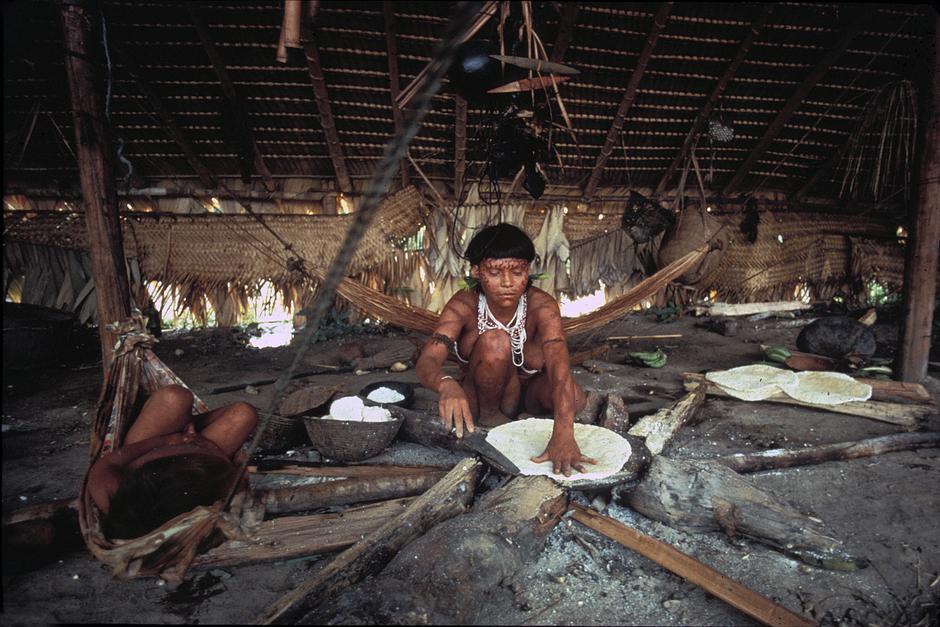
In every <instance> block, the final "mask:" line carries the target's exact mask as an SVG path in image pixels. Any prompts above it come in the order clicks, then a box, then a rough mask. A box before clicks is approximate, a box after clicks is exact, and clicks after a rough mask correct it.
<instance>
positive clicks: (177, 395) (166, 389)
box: [151, 385, 193, 409]
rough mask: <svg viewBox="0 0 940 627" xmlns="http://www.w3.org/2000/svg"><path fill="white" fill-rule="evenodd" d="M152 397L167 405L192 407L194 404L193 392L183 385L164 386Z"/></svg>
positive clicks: (184, 407) (157, 401)
mask: <svg viewBox="0 0 940 627" xmlns="http://www.w3.org/2000/svg"><path fill="white" fill-rule="evenodd" d="M151 398H152V399H153V401H154V402H155V403H160V404H162V405H164V406H167V407H173V408H183V409H191V408H192V406H193V393H192V392H190V391H189V390H187V389H186V388H184V387H183V386H182V385H166V386H163V387H162V388H160V389H159V390H157V391H156V392H154V393H153V396H152V397H151Z"/></svg>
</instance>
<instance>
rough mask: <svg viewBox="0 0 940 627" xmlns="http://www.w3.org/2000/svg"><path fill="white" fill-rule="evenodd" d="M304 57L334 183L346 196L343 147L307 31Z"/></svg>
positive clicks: (314, 45)
mask: <svg viewBox="0 0 940 627" xmlns="http://www.w3.org/2000/svg"><path fill="white" fill-rule="evenodd" d="M304 56H305V57H306V59H307V74H308V75H309V76H310V83H311V85H313V95H314V98H315V99H316V102H317V111H318V112H319V114H320V126H321V127H322V128H323V133H324V134H325V135H326V145H327V149H328V150H329V153H330V161H331V162H332V163H333V172H334V173H335V174H336V182H337V184H338V185H339V191H341V192H343V193H344V194H348V193H350V192H352V189H353V187H352V180H351V179H350V178H349V171H348V170H347V169H346V157H345V156H344V155H343V146H342V144H341V143H340V141H339V133H338V132H337V131H336V119H335V118H334V117H333V109H332V107H331V106H330V96H329V93H328V92H327V89H326V79H324V78H323V66H322V64H321V63H320V50H319V48H318V46H317V42H316V38H315V36H314V34H313V33H312V32H310V31H309V30H307V31H306V32H305V35H304Z"/></svg>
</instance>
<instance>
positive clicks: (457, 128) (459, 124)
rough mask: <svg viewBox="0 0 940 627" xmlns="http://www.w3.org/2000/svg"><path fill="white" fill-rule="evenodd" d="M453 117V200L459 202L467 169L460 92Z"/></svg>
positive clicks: (463, 104) (464, 106) (463, 106)
mask: <svg viewBox="0 0 940 627" xmlns="http://www.w3.org/2000/svg"><path fill="white" fill-rule="evenodd" d="M454 117H455V118H456V119H455V124H454V200H456V201H457V203H458V204H459V203H460V199H461V198H462V197H463V180H464V174H465V173H466V170H467V101H466V99H464V97H463V96H461V95H460V94H457V96H456V99H455V101H454Z"/></svg>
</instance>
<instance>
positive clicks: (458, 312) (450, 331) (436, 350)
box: [415, 296, 474, 437]
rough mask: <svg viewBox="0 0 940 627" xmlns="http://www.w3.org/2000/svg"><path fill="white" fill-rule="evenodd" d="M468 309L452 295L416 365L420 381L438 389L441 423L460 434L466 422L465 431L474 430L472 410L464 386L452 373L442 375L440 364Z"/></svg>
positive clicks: (452, 343) (463, 322)
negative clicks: (450, 374) (447, 375)
mask: <svg viewBox="0 0 940 627" xmlns="http://www.w3.org/2000/svg"><path fill="white" fill-rule="evenodd" d="M468 312H470V313H472V312H471V310H470V308H469V307H468V306H467V305H466V303H462V302H460V300H459V299H458V297H457V296H454V297H453V298H451V299H450V302H448V303H447V306H446V307H444V311H442V312H441V318H440V321H439V322H438V325H437V328H435V329H434V333H433V334H432V335H431V339H429V340H428V342H427V344H425V345H424V348H423V349H422V350H421V356H420V357H418V363H417V364H416V365H415V372H416V373H417V375H418V380H419V381H421V385H423V386H424V387H426V388H428V389H429V390H432V391H434V392H437V394H438V396H439V397H440V398H439V399H438V411H439V413H440V416H441V420H442V422H443V423H444V426H445V427H447V428H448V429H450V428H451V427H452V426H453V427H454V428H455V429H456V431H457V437H463V429H464V426H465V425H466V427H467V430H468V431H470V432H472V431H473V428H474V425H473V414H472V413H471V412H470V403H469V402H468V401H467V395H466V393H465V392H464V390H463V387H462V386H461V385H460V384H459V383H458V382H457V381H455V380H454V379H453V378H452V377H445V376H444V372H443V366H444V362H445V361H447V351H449V350H450V349H451V347H452V346H453V345H454V342H455V341H456V340H458V339H459V338H460V333H461V331H462V330H463V327H464V324H465V320H466V316H467V315H468Z"/></svg>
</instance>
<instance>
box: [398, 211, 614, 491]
mask: <svg viewBox="0 0 940 627" xmlns="http://www.w3.org/2000/svg"><path fill="white" fill-rule="evenodd" d="M466 258H467V259H468V260H469V261H470V276H471V278H472V279H474V280H475V282H476V286H475V287H473V288H472V289H467V290H462V291H460V292H458V293H457V294H455V295H454V296H453V298H451V299H450V301H448V303H447V305H445V307H444V310H443V311H442V312H441V317H440V321H439V323H438V326H437V328H436V329H435V330H434V334H433V335H432V336H431V339H430V340H429V341H428V343H427V344H426V345H425V346H424V348H423V350H422V351H421V356H420V357H419V358H418V363H417V366H416V371H417V374H418V378H419V380H420V381H421V384H422V385H424V386H425V387H426V388H428V389H430V390H433V391H435V392H437V393H438V394H439V395H440V399H439V402H438V409H439V411H440V415H441V419H442V420H443V422H444V425H445V426H446V427H448V428H451V429H452V430H453V431H455V432H456V434H457V437H463V432H464V429H466V430H467V431H470V432H472V431H473V430H474V427H475V425H476V424H480V425H482V426H485V427H493V426H497V425H500V424H503V423H505V422H508V421H509V420H510V419H511V418H515V416H516V415H517V414H518V413H519V411H520V410H521V409H522V408H523V407H524V408H525V409H526V411H528V412H530V413H542V412H545V411H551V412H553V413H554V416H555V424H554V427H553V430H552V436H551V439H550V440H549V442H548V446H547V447H546V449H545V451H544V452H543V453H542V454H541V455H539V456H538V457H533V458H532V461H534V462H535V463H542V462H551V463H552V466H553V471H554V472H555V473H564V474H565V476H569V475H570V474H571V473H572V471H573V470H578V471H580V472H585V468H584V464H586V463H587V464H594V463H596V462H595V460H593V459H591V458H589V457H585V456H583V455H582V454H581V450H580V449H579V448H578V443H577V442H576V441H575V439H574V416H575V414H576V413H577V412H579V411H581V410H582V409H583V408H584V405H585V396H584V391H583V390H582V389H581V386H579V385H578V384H577V383H575V381H574V379H572V377H571V364H570V363H569V360H568V346H567V344H566V343H565V334H564V330H563V329H562V322H561V312H560V311H559V309H558V303H557V302H556V301H555V299H554V298H553V297H552V296H551V295H550V294H548V293H546V292H544V291H542V290H540V289H538V288H537V287H533V286H532V281H531V279H530V277H529V269H530V264H531V263H532V260H533V259H535V246H534V245H533V244H532V240H531V239H529V236H528V235H526V234H525V232H523V231H522V230H521V229H519V228H517V227H515V226H513V225H511V224H506V223H501V224H497V225H494V226H490V227H487V228H485V229H483V230H481V231H480V232H479V233H477V234H476V235H475V236H474V237H473V239H472V240H470V244H469V245H468V246H467V252H466ZM449 350H453V351H454V352H455V354H456V357H457V359H459V360H460V361H461V362H462V363H463V364H465V367H464V371H463V374H462V376H461V377H460V378H459V380H458V379H455V378H454V377H451V376H449V375H444V374H443V372H442V369H441V368H442V366H443V365H444V361H445V360H446V359H447V353H448V351H449Z"/></svg>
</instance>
